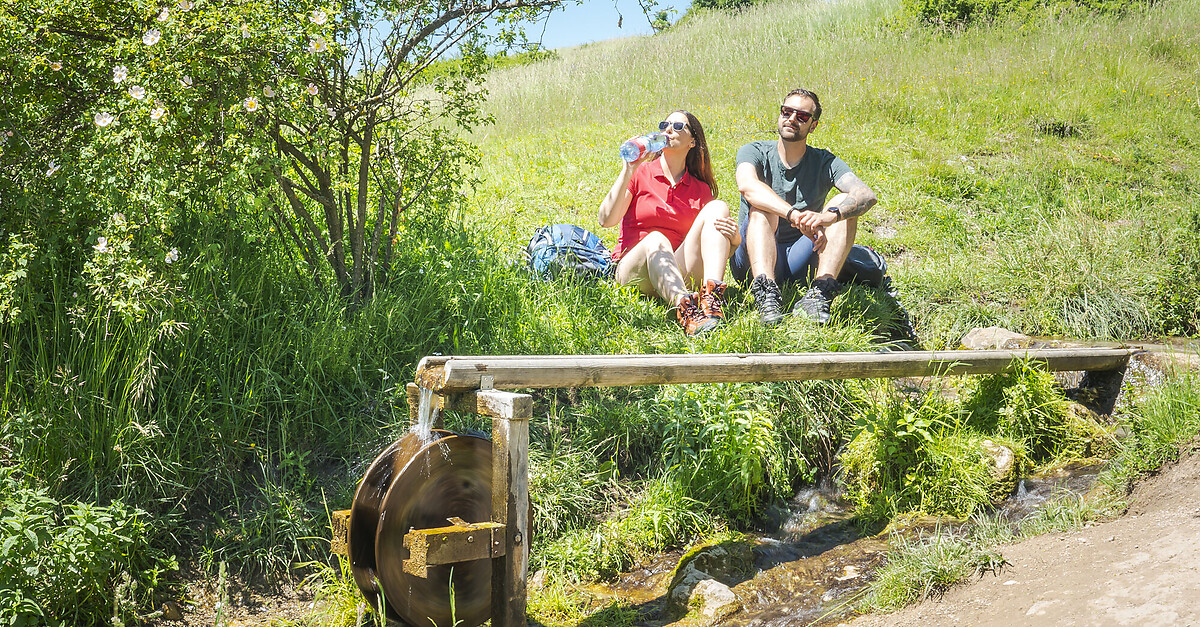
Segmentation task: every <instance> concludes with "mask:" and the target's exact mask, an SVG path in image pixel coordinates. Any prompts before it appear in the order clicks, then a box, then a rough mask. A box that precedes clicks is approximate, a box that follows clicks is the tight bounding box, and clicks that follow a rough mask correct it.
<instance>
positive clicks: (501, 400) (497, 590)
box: [474, 390, 533, 627]
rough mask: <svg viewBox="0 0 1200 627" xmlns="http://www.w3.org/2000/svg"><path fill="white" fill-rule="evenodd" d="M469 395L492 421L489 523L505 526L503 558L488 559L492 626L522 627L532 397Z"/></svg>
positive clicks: (486, 392)
mask: <svg viewBox="0 0 1200 627" xmlns="http://www.w3.org/2000/svg"><path fill="white" fill-rule="evenodd" d="M474 396H475V399H476V408H477V410H478V412H479V413H480V414H484V415H487V416H491V417H492V522H497V523H502V524H504V526H505V533H504V545H505V546H504V555H503V556H501V557H496V558H493V559H492V627H525V580H526V577H528V575H529V538H527V537H526V534H527V533H528V530H529V419H530V418H531V417H532V416H533V397H531V396H529V395H528V394H513V393H511V392H500V391H497V390H480V391H478V392H476V393H475V394H474Z"/></svg>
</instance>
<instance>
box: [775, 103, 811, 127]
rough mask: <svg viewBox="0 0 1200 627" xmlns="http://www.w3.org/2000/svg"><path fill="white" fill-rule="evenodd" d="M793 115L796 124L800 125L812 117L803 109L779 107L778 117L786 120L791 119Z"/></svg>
mask: <svg viewBox="0 0 1200 627" xmlns="http://www.w3.org/2000/svg"><path fill="white" fill-rule="evenodd" d="M793 115H794V116H796V120H797V121H798V122H800V123H801V124H804V123H805V122H807V121H809V120H811V119H812V116H813V114H812V112H810V111H805V110H803V109H793V108H791V107H779V117H781V118H785V119H786V118H790V117H792V116H793Z"/></svg>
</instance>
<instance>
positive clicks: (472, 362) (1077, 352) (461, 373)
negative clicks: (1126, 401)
mask: <svg viewBox="0 0 1200 627" xmlns="http://www.w3.org/2000/svg"><path fill="white" fill-rule="evenodd" d="M1134 352H1135V351H1134V350H1132V349H1128V348H1054V349H1018V350H982V351H972V350H963V351H898V352H891V353H743V354H738V353H723V354H687V355H580V356H557V355H504V356H497V357H450V358H446V359H445V360H444V361H439V363H437V364H435V365H432V366H429V367H427V368H426V369H425V370H420V371H418V373H417V378H418V381H419V382H420V383H421V385H422V386H426V387H430V388H431V389H433V390H436V391H438V392H441V393H455V392H465V391H470V390H477V389H479V387H480V383H481V379H482V377H483V376H484V375H490V376H491V377H492V378H493V379H492V385H493V387H495V388H497V389H525V388H557V387H613V386H628V385H672V384H684V383H733V382H746V381H803V380H823V379H872V378H883V377H920V376H944V375H964V374H995V373H997V372H1001V371H1003V370H1004V369H1005V368H1007V367H1008V366H1009V365H1010V364H1011V363H1012V362H1013V361H1014V360H1028V361H1035V362H1038V363H1040V364H1042V365H1043V367H1045V368H1046V369H1048V370H1052V371H1058V370H1068V371H1078V370H1084V371H1103V370H1119V369H1122V368H1124V367H1125V365H1126V364H1127V363H1128V361H1129V357H1130V356H1131V355H1132V354H1133V353H1134Z"/></svg>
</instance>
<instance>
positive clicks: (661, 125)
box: [658, 120, 688, 133]
mask: <svg viewBox="0 0 1200 627" xmlns="http://www.w3.org/2000/svg"><path fill="white" fill-rule="evenodd" d="M668 126H669V127H671V128H673V129H675V132H676V133H678V132H679V131H682V130H683V129H685V128H687V127H688V125H687V122H667V121H666V120H663V121H662V122H659V123H658V130H660V131H665V130H667V127H668Z"/></svg>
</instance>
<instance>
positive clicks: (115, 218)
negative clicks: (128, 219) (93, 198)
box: [112, 211, 125, 224]
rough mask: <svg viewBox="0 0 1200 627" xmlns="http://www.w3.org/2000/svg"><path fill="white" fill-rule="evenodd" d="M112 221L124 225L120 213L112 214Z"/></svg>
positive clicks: (123, 218)
mask: <svg viewBox="0 0 1200 627" xmlns="http://www.w3.org/2000/svg"><path fill="white" fill-rule="evenodd" d="M112 221H113V222H116V223H117V224H124V223H125V214H123V213H121V212H120V211H118V212H116V213H114V214H112Z"/></svg>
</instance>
